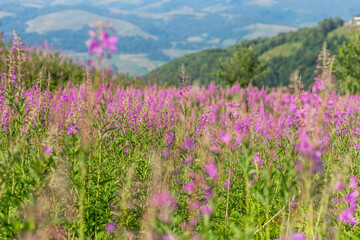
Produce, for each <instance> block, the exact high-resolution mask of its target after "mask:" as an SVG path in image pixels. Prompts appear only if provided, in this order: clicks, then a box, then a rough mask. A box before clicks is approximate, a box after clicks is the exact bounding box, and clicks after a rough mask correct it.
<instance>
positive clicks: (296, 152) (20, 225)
mask: <svg viewBox="0 0 360 240" xmlns="http://www.w3.org/2000/svg"><path fill="white" fill-rule="evenodd" d="M94 36H95V35H94ZM110 42H116V39H115V38H112V40H111V41H110ZM91 45H92V46H93V48H92V51H93V52H94V53H97V52H101V54H102V50H100V49H98V46H97V45H96V44H95V43H94V42H92V43H91ZM94 46H95V47H94ZM110 46H112V45H110ZM8 50H9V51H8V52H6V53H5V48H3V49H2V50H1V51H0V53H1V55H2V56H3V57H2V61H3V62H2V74H1V85H0V114H1V116H0V120H1V124H0V128H1V130H0V239H28V240H30V239H163V240H170V239H288V240H295V239H359V238H360V237H359V236H360V227H359V224H358V222H357V219H358V217H359V208H358V206H357V198H358V195H359V192H358V176H359V173H360V167H359V162H360V161H359V160H360V157H359V152H360V96H357V95H353V96H350V95H343V96H341V95H338V94H337V93H336V89H335V86H334V84H332V75H331V67H329V65H328V63H327V61H324V65H323V66H321V67H320V66H319V70H320V75H319V77H318V78H317V79H316V82H315V85H314V87H312V88H311V89H309V90H304V89H303V88H302V87H301V81H300V80H298V81H296V82H294V86H293V88H280V87H279V88H274V89H258V88H255V87H252V86H251V85H250V86H249V87H247V88H240V87H239V86H238V85H235V86H233V87H231V88H221V87H219V86H216V85H209V86H207V87H202V88H201V87H195V86H193V87H191V86H190V85H189V83H188V80H189V76H188V75H187V74H186V69H185V67H184V66H182V67H181V70H180V72H179V83H180V84H179V86H178V87H166V88H165V87H162V86H158V85H156V83H151V82H149V83H142V84H138V83H136V82H135V81H134V80H129V79H126V78H124V76H123V77H121V76H116V75H114V74H112V72H111V71H110V70H104V69H99V68H95V67H92V68H89V69H86V70H84V69H85V68H84V67H82V66H80V65H74V64H70V63H69V62H68V61H67V60H64V59H62V58H61V57H59V56H58V55H55V54H54V53H52V52H50V53H47V54H45V55H41V54H42V53H43V51H42V50H41V51H38V53H37V55H36V56H39V55H40V56H41V58H42V60H39V59H38V58H36V59H35V60H34V57H31V56H32V55H31V54H33V53H34V51H35V52H36V51H37V50H36V49H30V48H26V47H24V46H21V44H19V42H17V43H16V44H15V45H13V46H12V47H10V48H9V49H8ZM45 52H46V51H45ZM323 57H324V58H326V54H324V55H323ZM43 59H45V60H43ZM320 60H324V59H320ZM39 61H44V62H43V64H42V65H44V68H41V69H36V68H35V66H33V65H31V63H34V62H39ZM57 69H59V70H57ZM36 71H37V72H36ZM51 71H52V72H51ZM57 71H61V74H60V73H58V74H59V75H56V74H57ZM62 71H64V73H63V72H62ZM71 71H76V72H77V73H76V76H77V78H74V79H71V77H70V76H73V75H71ZM109 71H110V72H109ZM50 72H51V73H52V74H49V73H50ZM54 74H55V75H54ZM67 74H68V75H67ZM34 75H36V76H37V77H36V79H33V80H30V79H29V76H34ZM79 76H80V77H81V79H79ZM66 77H68V78H69V79H66ZM58 79H62V80H61V81H66V80H69V81H68V82H67V83H66V84H65V85H64V86H61V84H59V83H57V80H58ZM70 80H71V81H70Z"/></svg>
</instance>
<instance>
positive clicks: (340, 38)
mask: <svg viewBox="0 0 360 240" xmlns="http://www.w3.org/2000/svg"><path fill="white" fill-rule="evenodd" d="M343 23H344V21H343V20H341V19H340V18H329V19H325V20H323V21H321V22H320V23H319V24H318V25H317V26H315V27H312V28H302V29H299V30H297V31H293V32H288V33H280V34H279V35H277V36H275V37H269V38H259V39H253V40H250V41H241V42H239V43H237V44H235V45H234V46H231V47H229V48H227V49H208V50H204V51H201V52H198V53H193V54H190V55H188V56H184V57H181V58H178V59H175V60H173V61H172V62H169V63H167V64H164V65H163V66H161V67H160V68H158V69H155V70H153V71H151V72H150V73H148V74H146V75H145V78H147V79H154V78H155V79H157V80H159V82H162V83H165V84H170V85H175V84H176V83H177V81H176V80H177V79H175V78H176V76H175V77H174V72H177V70H178V66H179V65H180V64H181V63H182V62H184V63H185V65H186V66H188V67H187V70H188V71H189V75H190V76H191V79H192V81H199V82H200V83H201V84H202V85H208V84H209V83H210V82H215V83H216V84H219V83H220V80H219V79H217V78H215V77H214V75H213V74H212V73H213V72H214V71H215V72H217V71H219V70H220V69H219V66H218V64H217V63H218V61H219V60H220V59H224V58H230V57H232V56H233V53H234V51H236V49H238V48H248V47H252V48H253V52H254V54H255V55H256V56H258V57H259V59H264V60H266V61H267V62H268V70H269V71H268V74H267V76H266V77H265V79H264V80H263V81H261V83H260V84H259V85H265V86H268V87H275V86H287V85H288V84H290V81H289V79H290V76H291V75H292V74H293V73H294V72H295V71H298V72H299V75H300V76H301V77H302V79H303V80H304V85H305V88H308V87H309V86H311V85H312V83H313V82H314V77H315V76H316V73H314V71H315V66H316V59H317V55H318V53H319V52H320V51H321V49H322V45H323V43H324V42H327V45H328V48H329V50H330V52H331V53H332V54H334V53H336V51H337V46H338V45H339V44H342V43H343V42H344V41H345V40H346V38H347V37H348V36H351V35H352V32H353V30H354V29H355V28H349V27H348V26H343V27H342V24H343ZM283 50H285V52H282V51H283ZM279 51H281V53H279Z"/></svg>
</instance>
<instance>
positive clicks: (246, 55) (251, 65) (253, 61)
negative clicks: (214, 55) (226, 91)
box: [216, 47, 267, 88]
mask: <svg viewBox="0 0 360 240" xmlns="http://www.w3.org/2000/svg"><path fill="white" fill-rule="evenodd" d="M219 68H220V70H219V71H218V72H217V73H216V76H217V77H218V78H219V80H220V81H222V82H223V83H224V85H230V86H233V85H234V84H239V85H240V86H241V87H244V88H245V87H247V86H248V85H249V83H251V82H252V81H254V80H259V79H262V78H263V77H264V76H266V73H267V72H266V64H264V63H260V62H259V60H258V59H257V57H256V56H255V54H254V51H253V49H252V48H251V47H249V48H241V49H240V50H238V51H235V52H234V55H233V56H232V57H231V58H227V59H222V60H220V61H219Z"/></svg>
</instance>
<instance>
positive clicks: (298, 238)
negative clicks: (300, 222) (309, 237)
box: [290, 232, 306, 240]
mask: <svg viewBox="0 0 360 240" xmlns="http://www.w3.org/2000/svg"><path fill="white" fill-rule="evenodd" d="M290 240H306V236H305V235H304V234H302V233H299V232H298V233H294V234H293V235H291V237H290Z"/></svg>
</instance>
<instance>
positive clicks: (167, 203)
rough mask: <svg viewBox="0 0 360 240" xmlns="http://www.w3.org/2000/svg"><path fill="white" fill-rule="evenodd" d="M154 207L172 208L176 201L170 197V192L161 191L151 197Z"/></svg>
mask: <svg viewBox="0 0 360 240" xmlns="http://www.w3.org/2000/svg"><path fill="white" fill-rule="evenodd" d="M152 200H153V203H154V205H155V206H156V207H160V208H163V207H168V208H172V209H174V208H175V207H176V201H175V199H173V198H172V196H171V194H170V193H169V192H167V191H161V192H159V193H157V194H156V195H155V196H153V198H152Z"/></svg>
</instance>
